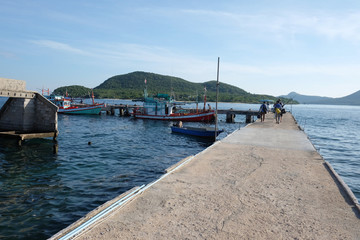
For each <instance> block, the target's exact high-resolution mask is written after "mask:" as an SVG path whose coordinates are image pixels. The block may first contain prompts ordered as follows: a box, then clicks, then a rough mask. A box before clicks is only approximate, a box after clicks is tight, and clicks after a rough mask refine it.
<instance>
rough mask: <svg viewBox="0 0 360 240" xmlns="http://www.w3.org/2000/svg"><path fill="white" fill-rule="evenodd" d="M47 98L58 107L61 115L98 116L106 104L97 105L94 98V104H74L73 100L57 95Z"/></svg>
mask: <svg viewBox="0 0 360 240" xmlns="http://www.w3.org/2000/svg"><path fill="white" fill-rule="evenodd" d="M93 96H94V95H93ZM45 97H46V98H47V99H48V100H49V101H51V102H52V103H54V104H55V105H56V106H58V108H59V109H58V113H61V114H72V115H98V114H100V112H101V108H102V107H103V106H104V104H99V103H95V102H94V97H93V98H92V99H93V104H84V103H73V101H72V100H71V98H69V97H64V96H60V95H55V94H51V95H49V96H45Z"/></svg>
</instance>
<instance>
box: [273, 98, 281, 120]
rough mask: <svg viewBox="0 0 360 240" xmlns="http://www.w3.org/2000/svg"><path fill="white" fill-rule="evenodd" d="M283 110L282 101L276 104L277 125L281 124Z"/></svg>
mask: <svg viewBox="0 0 360 240" xmlns="http://www.w3.org/2000/svg"><path fill="white" fill-rule="evenodd" d="M281 109H282V105H281V103H280V100H277V101H276V103H275V105H274V111H275V120H276V123H277V124H279V123H280V117H281Z"/></svg>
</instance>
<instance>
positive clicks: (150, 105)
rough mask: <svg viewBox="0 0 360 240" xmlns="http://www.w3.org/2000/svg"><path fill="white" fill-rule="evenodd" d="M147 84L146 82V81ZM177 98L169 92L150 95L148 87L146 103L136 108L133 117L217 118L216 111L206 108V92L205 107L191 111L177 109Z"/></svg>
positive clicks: (186, 120)
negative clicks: (140, 107)
mask: <svg viewBox="0 0 360 240" xmlns="http://www.w3.org/2000/svg"><path fill="white" fill-rule="evenodd" d="M145 84H146V82H145ZM176 106H177V104H176V102H175V100H174V99H173V98H172V97H171V96H169V95H168V94H157V95H155V96H153V97H148V94H147V89H146V87H145V89H144V105H143V108H142V109H134V111H133V114H132V115H133V117H134V118H141V119H152V120H164V121H183V122H211V121H213V120H214V119H215V111H214V110H211V109H205V106H206V94H205V97H204V108H203V109H202V110H196V111H195V112H191V111H190V110H186V109H177V108H176Z"/></svg>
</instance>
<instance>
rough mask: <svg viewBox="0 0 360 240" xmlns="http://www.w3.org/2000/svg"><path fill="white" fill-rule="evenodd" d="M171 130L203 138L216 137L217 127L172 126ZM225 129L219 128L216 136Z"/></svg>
mask: <svg viewBox="0 0 360 240" xmlns="http://www.w3.org/2000/svg"><path fill="white" fill-rule="evenodd" d="M171 131H172V132H173V133H181V134H186V135H191V136H196V137H202V138H215V129H214V128H211V127H204V128H197V127H177V126H172V127H171ZM223 131H224V130H223V129H221V130H217V131H216V137H217V136H218V135H219V134H220V133H222V132H223Z"/></svg>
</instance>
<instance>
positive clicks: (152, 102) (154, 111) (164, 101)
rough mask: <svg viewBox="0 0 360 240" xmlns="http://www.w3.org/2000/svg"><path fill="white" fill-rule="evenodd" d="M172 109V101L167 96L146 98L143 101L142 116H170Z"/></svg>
mask: <svg viewBox="0 0 360 240" xmlns="http://www.w3.org/2000/svg"><path fill="white" fill-rule="evenodd" d="M172 109H173V99H172V98H171V97H170V96H169V95H168V94H157V95H155V96H154V97H146V98H145V101H144V114H146V115H155V116H158V115H170V114H172Z"/></svg>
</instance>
